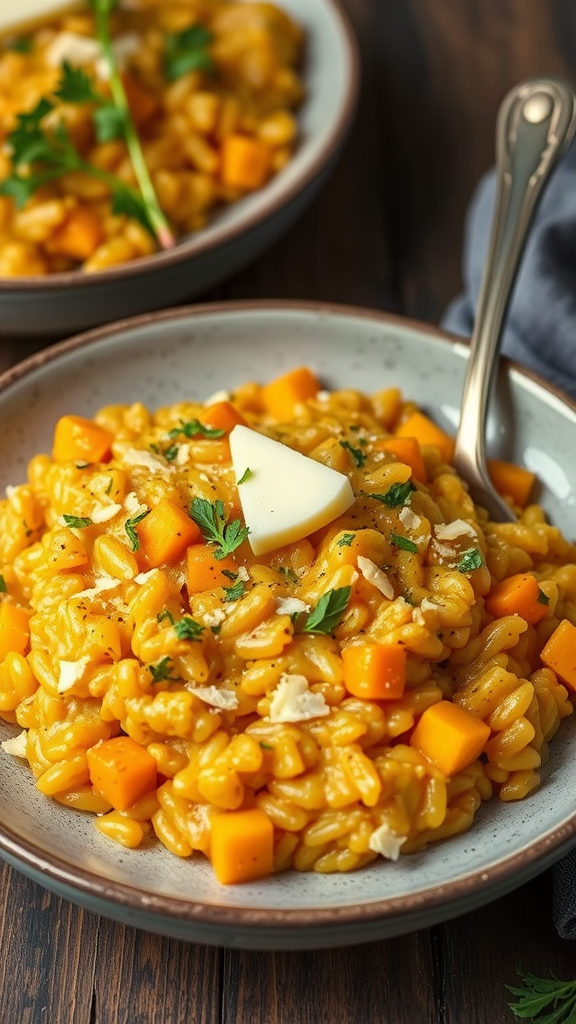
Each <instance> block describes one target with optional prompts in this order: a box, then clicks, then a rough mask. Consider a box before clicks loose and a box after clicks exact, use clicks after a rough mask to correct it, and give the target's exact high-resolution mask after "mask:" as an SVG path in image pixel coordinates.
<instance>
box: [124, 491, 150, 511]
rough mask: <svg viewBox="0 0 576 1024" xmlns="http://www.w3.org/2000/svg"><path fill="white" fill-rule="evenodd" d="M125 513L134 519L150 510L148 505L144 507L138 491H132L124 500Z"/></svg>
mask: <svg viewBox="0 0 576 1024" xmlns="http://www.w3.org/2000/svg"><path fill="white" fill-rule="evenodd" d="M123 507H124V511H125V512H128V513H129V515H130V516H131V517H132V518H134V517H135V516H139V515H140V513H141V512H146V511H147V509H148V506H147V505H143V504H142V502H141V501H140V498H139V497H138V495H137V494H136V491H130V492H129V494H127V495H126V497H125V498H124V506H123Z"/></svg>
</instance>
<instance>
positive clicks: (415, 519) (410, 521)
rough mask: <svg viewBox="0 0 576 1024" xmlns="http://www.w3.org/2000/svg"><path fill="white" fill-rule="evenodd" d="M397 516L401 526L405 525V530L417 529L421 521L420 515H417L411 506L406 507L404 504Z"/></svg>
mask: <svg viewBox="0 0 576 1024" xmlns="http://www.w3.org/2000/svg"><path fill="white" fill-rule="evenodd" d="M398 518H399V520H400V522H401V523H402V526H405V527H406V529H407V530H417V529H418V527H419V526H420V523H421V522H422V520H421V519H420V516H417V515H416V513H415V512H413V511H412V509H411V508H406V506H404V508H403V509H401V511H400V515H399V516H398Z"/></svg>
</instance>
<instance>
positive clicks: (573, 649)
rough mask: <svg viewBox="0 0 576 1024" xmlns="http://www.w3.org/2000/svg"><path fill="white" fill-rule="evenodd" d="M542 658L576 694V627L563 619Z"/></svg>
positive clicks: (547, 644) (545, 648) (545, 647)
mask: <svg viewBox="0 0 576 1024" xmlns="http://www.w3.org/2000/svg"><path fill="white" fill-rule="evenodd" d="M540 657H541V659H542V661H543V662H544V664H545V665H546V666H547V667H548V668H551V669H552V671H553V672H555V673H556V675H557V676H559V677H560V679H561V680H562V682H563V683H566V686H568V687H569V688H570V689H571V690H573V691H574V692H575V693H576V626H574V625H573V624H572V623H571V622H570V621H569V620H568V619H562V622H561V623H560V625H559V626H557V627H556V629H555V630H554V632H553V633H552V636H551V637H550V638H549V640H548V642H547V643H546V645H545V646H544V649H543V651H542V654H541V655H540Z"/></svg>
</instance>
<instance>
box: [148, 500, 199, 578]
mask: <svg viewBox="0 0 576 1024" xmlns="http://www.w3.org/2000/svg"><path fill="white" fill-rule="evenodd" d="M136 532H137V534H138V540H139V542H140V551H141V552H142V554H143V555H144V557H145V559H146V562H147V563H148V565H150V566H151V567H152V568H156V567H157V566H159V565H165V564H170V563H171V562H176V561H177V560H178V559H179V558H181V557H182V555H183V554H184V552H185V550H186V548H187V547H188V546H189V545H190V544H196V543H198V541H199V540H200V539H201V537H202V533H201V530H200V527H199V526H197V524H196V523H195V522H194V520H193V519H191V518H190V516H189V515H188V514H187V513H186V512H185V511H184V509H183V508H180V506H179V505H176V504H175V503H174V502H173V501H170V499H169V498H161V500H160V501H159V502H158V504H157V505H155V506H154V508H153V509H152V510H151V511H150V512H149V513H148V515H147V516H146V518H145V519H143V520H142V521H141V522H140V523H138V525H137V527H136Z"/></svg>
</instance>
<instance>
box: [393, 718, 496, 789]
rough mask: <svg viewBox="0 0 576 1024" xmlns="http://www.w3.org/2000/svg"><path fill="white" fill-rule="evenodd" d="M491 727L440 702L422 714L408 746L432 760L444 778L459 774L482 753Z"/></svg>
mask: <svg viewBox="0 0 576 1024" xmlns="http://www.w3.org/2000/svg"><path fill="white" fill-rule="evenodd" d="M489 736H490V726H489V725H486V722H483V721H482V720H481V719H480V718H477V717H476V715H473V714H472V712H471V711H468V710H467V709H466V708H463V707H460V705H459V704H453V703H452V701H449V700H441V701H439V702H438V703H437V704H432V705H431V706H430V707H429V708H426V710H425V711H424V712H423V714H422V716H421V718H420V720H419V721H418V723H417V724H416V726H415V728H414V731H413V732H412V736H411V738H410V746H412V747H414V748H415V749H416V750H419V751H420V753H421V754H424V757H427V758H428V760H429V761H432V763H433V764H435V765H436V767H437V768H439V769H440V771H441V772H443V774H444V775H455V774H456V772H459V771H462V769H463V768H466V767H467V766H468V765H469V764H472V762H473V761H475V760H476V758H477V757H478V756H479V755H480V754H481V753H482V750H483V749H484V745H485V744H486V742H487V740H488V738H489Z"/></svg>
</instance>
